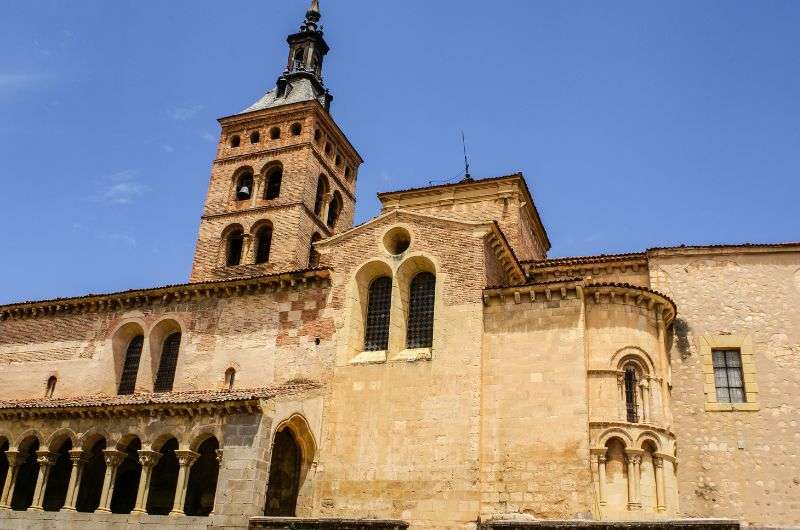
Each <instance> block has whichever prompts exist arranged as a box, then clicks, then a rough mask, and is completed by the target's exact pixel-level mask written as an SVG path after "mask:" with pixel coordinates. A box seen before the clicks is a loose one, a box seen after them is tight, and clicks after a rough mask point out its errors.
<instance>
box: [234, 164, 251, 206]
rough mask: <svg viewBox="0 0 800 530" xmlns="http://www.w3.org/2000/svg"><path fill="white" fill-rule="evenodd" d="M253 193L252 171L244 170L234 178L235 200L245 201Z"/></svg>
mask: <svg viewBox="0 0 800 530" xmlns="http://www.w3.org/2000/svg"><path fill="white" fill-rule="evenodd" d="M252 195H253V173H251V172H250V171H245V172H244V173H242V174H241V175H240V176H239V178H238V179H236V200H237V201H246V200H248V199H249V198H250V197H251V196H252Z"/></svg>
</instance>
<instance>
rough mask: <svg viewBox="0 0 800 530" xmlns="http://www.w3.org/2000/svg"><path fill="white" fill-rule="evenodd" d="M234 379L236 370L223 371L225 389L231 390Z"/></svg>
mask: <svg viewBox="0 0 800 530" xmlns="http://www.w3.org/2000/svg"><path fill="white" fill-rule="evenodd" d="M235 379H236V370H234V369H233V368H228V369H227V370H225V388H227V389H228V390H233V383H234V381H235Z"/></svg>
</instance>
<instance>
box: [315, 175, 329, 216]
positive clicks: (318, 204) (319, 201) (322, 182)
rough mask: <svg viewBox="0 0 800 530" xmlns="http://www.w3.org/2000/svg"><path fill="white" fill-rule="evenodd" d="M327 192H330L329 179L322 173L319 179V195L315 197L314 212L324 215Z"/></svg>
mask: <svg viewBox="0 0 800 530" xmlns="http://www.w3.org/2000/svg"><path fill="white" fill-rule="evenodd" d="M326 193H328V179H326V178H325V175H320V176H319V180H318V181H317V196H316V198H315V199H314V213H315V214H316V215H322V208H323V207H324V206H325V194H326Z"/></svg>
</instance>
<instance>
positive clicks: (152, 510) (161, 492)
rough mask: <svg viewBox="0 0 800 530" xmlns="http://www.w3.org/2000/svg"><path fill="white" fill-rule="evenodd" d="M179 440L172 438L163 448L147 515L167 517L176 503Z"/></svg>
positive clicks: (153, 477)
mask: <svg viewBox="0 0 800 530" xmlns="http://www.w3.org/2000/svg"><path fill="white" fill-rule="evenodd" d="M177 449H178V440H176V439H175V438H170V439H169V440H167V441H166V442H165V443H164V445H162V446H161V449H160V450H159V453H161V458H160V459H159V460H158V464H156V466H155V467H154V468H153V472H152V478H151V479H150V495H149V498H148V500H147V513H149V514H151V515H167V514H169V512H170V511H171V510H172V507H173V504H174V502H175V489H176V487H177V485H178V457H177V456H176V455H175V451H176V450H177Z"/></svg>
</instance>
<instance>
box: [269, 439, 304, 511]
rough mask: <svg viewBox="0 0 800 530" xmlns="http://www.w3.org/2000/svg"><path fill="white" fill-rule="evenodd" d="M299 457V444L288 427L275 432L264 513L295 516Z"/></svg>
mask: <svg viewBox="0 0 800 530" xmlns="http://www.w3.org/2000/svg"><path fill="white" fill-rule="evenodd" d="M301 457H302V453H301V450H300V446H299V445H298V444H297V441H296V440H295V438H294V436H293V435H292V431H291V430H290V429H288V428H284V429H282V430H280V431H278V432H277V433H275V441H274V442H273V443H272V458H271V462H270V466H269V483H268V484H267V502H266V506H264V515H267V516H283V517H294V516H295V511H296V510H297V494H298V493H299V491H300V466H301Z"/></svg>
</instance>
